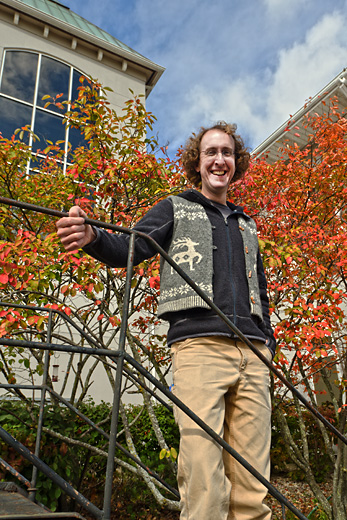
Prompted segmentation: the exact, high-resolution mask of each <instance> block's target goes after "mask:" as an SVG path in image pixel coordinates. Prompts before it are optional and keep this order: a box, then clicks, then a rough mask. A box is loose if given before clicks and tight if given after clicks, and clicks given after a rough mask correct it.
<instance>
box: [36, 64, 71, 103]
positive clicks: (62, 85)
mask: <svg viewBox="0 0 347 520" xmlns="http://www.w3.org/2000/svg"><path fill="white" fill-rule="evenodd" d="M69 77H70V67H68V66H67V65H65V64H64V63H60V62H59V61H57V60H53V59H52V58H47V56H42V60H41V70H40V80H39V89H38V94H37V104H38V106H40V107H43V106H45V104H46V102H47V100H42V97H43V96H47V95H50V96H52V97H56V95H57V94H63V96H62V97H61V98H59V99H58V101H60V102H61V101H66V100H67V99H68V93H69ZM48 108H49V110H54V111H56V112H60V113H61V110H60V109H59V108H57V107H55V106H54V105H49V107H48Z"/></svg>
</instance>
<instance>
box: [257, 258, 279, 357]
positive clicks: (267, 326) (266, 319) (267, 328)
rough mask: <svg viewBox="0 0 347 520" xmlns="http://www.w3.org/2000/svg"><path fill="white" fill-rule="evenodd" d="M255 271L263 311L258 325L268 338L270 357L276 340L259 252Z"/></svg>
mask: <svg viewBox="0 0 347 520" xmlns="http://www.w3.org/2000/svg"><path fill="white" fill-rule="evenodd" d="M257 271H258V281H259V291H260V300H261V306H262V311H263V322H262V323H261V324H260V325H259V326H260V328H261V329H262V330H263V332H264V334H265V335H266V337H267V338H268V340H269V341H268V344H267V346H268V348H269V349H270V350H271V352H272V356H274V355H275V351H276V339H275V336H274V333H273V329H272V326H271V321H270V312H269V298H268V295H267V282H266V277H265V273H264V266H263V261H262V259H261V256H260V252H259V251H258V257H257Z"/></svg>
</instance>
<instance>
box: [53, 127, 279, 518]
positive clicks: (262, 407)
mask: <svg viewBox="0 0 347 520" xmlns="http://www.w3.org/2000/svg"><path fill="white" fill-rule="evenodd" d="M235 131H236V126H235V125H228V124H226V123H224V122H220V123H218V124H217V125H215V126H213V127H212V128H207V129H204V128H202V129H201V131H200V132H199V133H198V134H197V135H194V134H193V136H192V137H191V138H190V139H189V140H188V141H187V144H186V147H185V150H184V153H183V156H182V162H183V166H184V168H185V171H186V174H187V177H188V179H189V180H190V181H191V182H192V183H193V184H194V185H195V186H196V187H197V188H199V190H200V191H197V190H187V191H186V192H184V193H182V194H181V195H179V196H176V197H169V198H167V199H165V200H163V201H161V202H160V203H158V204H157V205H155V206H154V207H153V208H152V209H151V210H150V211H149V212H148V213H147V214H146V215H145V217H144V218H143V219H141V221H140V222H139V223H138V224H137V225H136V229H138V230H139V231H142V232H144V233H147V234H148V235H151V236H152V237H153V238H154V239H155V240H156V242H158V243H159V244H160V245H161V246H162V247H164V248H165V249H166V250H168V252H169V254H170V255H171V256H172V257H173V258H174V259H175V260H176V261H177V263H179V264H180V265H181V267H182V268H184V269H185V270H186V272H187V273H188V275H189V276H190V277H191V278H192V279H193V280H194V281H195V282H196V283H197V284H198V285H199V286H200V287H201V288H203V289H204V290H205V291H206V293H207V294H208V295H209V296H210V298H211V299H213V301H214V303H215V304H216V305H217V306H218V307H219V308H220V309H221V310H222V311H223V312H224V313H225V314H226V315H227V316H228V317H229V318H230V319H231V320H232V321H233V323H235V325H236V326H237V327H238V328H239V329H240V330H241V331H242V332H243V334H244V335H245V336H246V337H248V338H249V339H250V340H251V341H252V342H253V343H254V344H255V345H256V346H257V348H258V349H259V350H260V351H261V352H262V353H263V354H264V355H265V356H267V358H268V359H269V360H271V359H272V356H273V354H274V349H275V339H274V336H273V331H272V328H271V325H270V318H269V303H268V298H267V292H266V280H265V275H264V270H263V265H262V262H261V259H260V255H259V250H258V241H257V234H256V227H255V224H254V222H253V220H252V219H251V218H250V217H248V216H247V215H246V214H245V213H244V212H243V210H242V208H241V207H239V206H235V205H234V204H232V203H229V202H227V192H228V189H229V186H230V183H231V182H235V181H236V180H238V179H240V178H242V176H243V175H244V173H245V171H246V169H247V167H248V162H249V153H248V152H247V151H246V149H245V147H244V144H243V141H242V139H241V138H240V137H239V136H238V135H236V133H235ZM84 216H85V215H84V213H83V211H82V210H81V209H80V208H78V207H76V206H75V207H73V208H71V210H70V213H69V217H66V218H63V219H61V220H60V221H59V222H58V223H57V227H58V236H59V237H60V238H61V241H62V243H63V244H64V246H65V248H66V249H67V250H68V251H73V250H75V249H77V248H81V247H82V248H83V249H84V251H85V252H87V253H88V254H90V255H92V256H94V257H95V258H97V259H99V260H100V261H102V262H104V263H106V264H107V265H110V266H112V267H123V266H125V265H126V259H127V252H128V243H129V238H128V237H127V236H126V235H112V234H109V233H107V232H104V231H100V230H93V229H92V228H91V227H90V226H87V225H85V224H84V220H83V217H84ZM154 254H155V251H154V250H153V249H152V248H151V246H150V245H148V244H147V243H146V242H145V241H144V240H142V239H137V240H136V252H135V263H139V262H141V261H143V260H144V259H145V258H149V257H151V256H153V255H154ZM158 315H159V316H160V317H162V318H164V319H167V320H168V321H169V325H170V326H169V332H168V345H169V346H170V347H171V355H172V362H173V379H174V387H173V391H174V393H175V395H177V397H178V398H179V399H181V400H182V401H183V402H184V403H185V404H186V405H187V406H188V407H189V408H191V409H192V410H193V411H194V412H195V413H196V414H197V415H199V416H200V417H201V419H202V420H203V421H205V422H206V423H207V424H208V425H209V426H210V427H211V428H213V429H214V430H215V431H216V432H217V433H218V434H219V435H221V436H224V439H225V440H226V442H228V444H230V445H231V446H232V447H233V448H234V449H235V450H236V451H237V452H238V453H240V455H242V456H243V457H244V458H245V459H246V460H247V461H248V462H249V463H250V464H252V465H253V466H254V467H255V468H256V469H257V470H258V471H259V472H260V473H261V474H262V475H264V476H265V478H267V479H269V472H270V461H269V452H270V432H271V426H270V414H271V406H270V394H269V371H268V368H267V367H266V366H265V364H264V363H262V362H261V361H260V360H259V359H258V357H257V356H256V355H255V354H254V353H253V352H252V351H251V350H250V349H249V348H248V347H247V345H245V344H244V343H243V342H241V341H239V340H238V339H237V338H235V337H234V334H233V332H232V331H231V330H230V329H229V328H228V327H227V325H226V324H225V323H224V322H223V321H222V320H221V319H220V318H219V317H218V316H217V315H216V314H215V313H214V312H213V311H212V310H211V309H210V308H209V307H208V305H207V304H206V303H205V302H204V301H203V300H201V298H199V297H198V296H197V295H196V293H194V291H193V290H192V289H190V287H189V286H188V285H187V284H186V283H185V282H184V281H183V280H182V279H181V278H180V277H179V276H178V275H177V273H176V272H175V271H174V270H173V269H172V268H171V267H170V266H169V265H168V264H167V263H165V262H164V264H163V266H162V270H161V296H160V302H159V308H158ZM175 415H176V419H177V421H178V424H179V428H180V434H181V441H180V452H179V459H178V485H179V490H180V495H181V520H234V519H235V520H269V519H270V517H271V512H270V510H269V508H268V507H267V506H266V505H265V504H263V500H264V498H265V495H266V488H265V487H264V486H263V485H262V484H260V483H259V482H258V481H257V479H255V478H254V477H253V476H252V475H251V474H250V473H249V472H248V471H247V470H245V469H244V468H243V467H242V466H241V465H240V464H239V463H237V462H236V461H235V459H234V458H233V457H232V456H230V455H229V454H228V453H226V452H225V451H223V450H222V449H221V447H220V446H219V445H218V444H216V443H215V442H214V441H212V440H211V438H210V437H209V436H208V435H207V434H206V433H205V432H204V431H203V430H201V429H200V428H199V427H198V426H197V425H196V424H195V423H194V422H193V421H192V420H191V419H189V418H188V417H187V416H186V415H185V414H184V413H183V412H181V411H180V410H179V409H176V410H175Z"/></svg>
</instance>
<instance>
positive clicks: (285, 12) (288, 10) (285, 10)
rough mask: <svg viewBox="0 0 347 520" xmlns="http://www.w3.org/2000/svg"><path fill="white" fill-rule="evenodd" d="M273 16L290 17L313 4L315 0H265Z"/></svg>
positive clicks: (266, 6)
mask: <svg viewBox="0 0 347 520" xmlns="http://www.w3.org/2000/svg"><path fill="white" fill-rule="evenodd" d="M263 1H264V4H265V8H266V9H267V11H268V13H269V14H270V15H271V16H275V17H276V18H277V17H281V18H283V17H288V16H294V14H295V13H297V12H298V11H300V10H302V9H304V8H305V7H307V5H309V4H312V3H313V0H263Z"/></svg>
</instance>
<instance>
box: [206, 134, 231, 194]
mask: <svg viewBox="0 0 347 520" xmlns="http://www.w3.org/2000/svg"><path fill="white" fill-rule="evenodd" d="M197 171H198V172H200V175H201V183H202V188H201V193H202V194H203V195H204V196H205V197H207V198H208V199H211V200H214V201H215V202H220V203H221V204H225V203H226V194H227V191H228V188H229V184H230V181H231V180H232V178H233V176H234V173H235V143H234V139H233V138H232V137H231V136H230V135H228V134H226V133H225V132H223V131H222V130H215V129H214V130H208V132H206V134H205V135H204V136H203V137H202V139H201V143H200V160H199V164H198V166H197Z"/></svg>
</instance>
